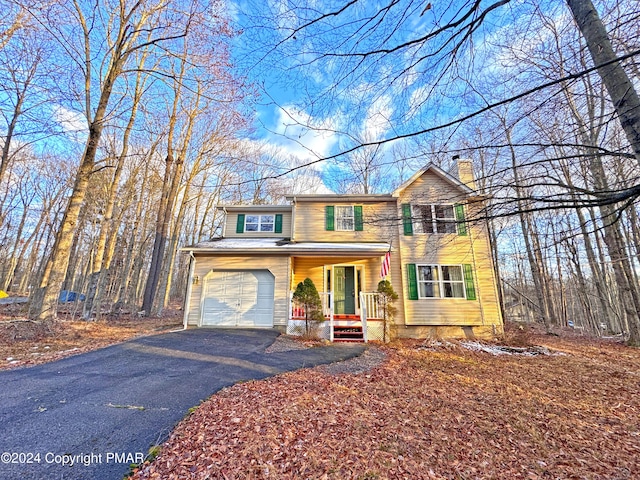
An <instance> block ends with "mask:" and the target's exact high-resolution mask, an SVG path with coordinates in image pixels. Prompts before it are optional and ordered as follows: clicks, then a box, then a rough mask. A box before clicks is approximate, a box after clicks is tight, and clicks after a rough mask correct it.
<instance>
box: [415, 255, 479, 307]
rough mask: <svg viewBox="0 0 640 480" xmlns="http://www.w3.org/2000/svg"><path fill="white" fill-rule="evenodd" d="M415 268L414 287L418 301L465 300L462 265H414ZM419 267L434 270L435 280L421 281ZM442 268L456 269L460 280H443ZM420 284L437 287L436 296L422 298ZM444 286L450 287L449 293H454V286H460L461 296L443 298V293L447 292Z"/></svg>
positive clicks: (465, 292) (465, 291)
mask: <svg viewBox="0 0 640 480" xmlns="http://www.w3.org/2000/svg"><path fill="white" fill-rule="evenodd" d="M415 266H416V285H417V289H418V300H433V299H441V300H444V299H450V300H455V299H459V300H467V288H466V287H467V286H466V281H465V272H464V267H463V265H462V264H446V265H445V264H428V263H416V264H415ZM420 267H429V268H431V269H435V271H436V272H437V273H436V275H435V276H436V277H437V278H435V279H433V280H422V279H421V273H420ZM443 267H447V268H452V267H455V268H457V269H458V272H459V274H460V280H451V279H448V280H447V279H445V278H444V277H445V275H444V271H443ZM422 284H433V285H434V286H437V290H438V296H435V295H434V296H432V297H425V296H423V295H422V291H423V289H422V288H421V285H422ZM446 285H449V286H450V290H451V292H455V288H454V285H460V288H461V289H462V296H445V293H446V292H447V288H446ZM435 290H436V288H433V291H435Z"/></svg>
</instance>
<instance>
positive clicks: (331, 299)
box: [328, 292, 333, 342]
mask: <svg viewBox="0 0 640 480" xmlns="http://www.w3.org/2000/svg"><path fill="white" fill-rule="evenodd" d="M328 296H329V297H328V298H329V341H330V342H333V292H328Z"/></svg>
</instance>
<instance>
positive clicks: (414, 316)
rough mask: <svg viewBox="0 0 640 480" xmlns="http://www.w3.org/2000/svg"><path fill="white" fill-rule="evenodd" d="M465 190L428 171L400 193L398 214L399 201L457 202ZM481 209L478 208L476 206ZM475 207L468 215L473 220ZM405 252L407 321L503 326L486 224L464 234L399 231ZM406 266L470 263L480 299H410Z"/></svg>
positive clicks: (399, 211)
mask: <svg viewBox="0 0 640 480" xmlns="http://www.w3.org/2000/svg"><path fill="white" fill-rule="evenodd" d="M461 200H462V194H461V192H460V191H459V190H457V189H455V188H454V187H453V186H451V185H450V184H449V183H448V182H445V181H444V180H442V179H441V178H439V177H438V176H437V175H435V174H432V173H430V172H426V173H425V174H424V175H423V176H422V177H419V178H418V179H416V181H415V182H414V183H413V184H411V185H410V186H409V187H408V188H407V189H406V190H405V191H403V192H402V194H401V196H400V198H399V201H398V205H397V215H398V216H399V217H400V216H401V215H402V209H401V205H402V204H403V203H411V204H438V203H458V202H461ZM477 208H479V206H478V207H477ZM473 213H474V212H473V211H467V212H466V218H467V219H470V218H473ZM398 232H399V244H400V249H401V251H402V265H401V268H402V274H401V275H402V276H401V278H402V281H403V284H404V285H405V288H404V291H403V295H402V299H403V303H404V313H405V318H406V319H407V321H406V324H407V325H460V326H462V325H468V326H478V325H485V326H486V325H501V324H502V321H501V314H500V307H499V303H498V298H497V291H496V286H495V277H494V270H493V264H492V262H491V250H490V247H489V241H488V235H487V232H486V228H485V226H484V223H483V222H470V223H468V224H467V232H468V235H466V236H459V235H456V234H422V233H414V234H413V235H404V234H403V231H402V226H400V227H399V229H398ZM407 264H416V265H463V264H470V265H471V267H472V271H473V280H474V286H475V290H476V297H477V299H476V300H467V299H457V298H455V299H454V298H429V299H419V300H409V288H408V285H407Z"/></svg>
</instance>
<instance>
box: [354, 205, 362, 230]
mask: <svg viewBox="0 0 640 480" xmlns="http://www.w3.org/2000/svg"><path fill="white" fill-rule="evenodd" d="M353 219H354V223H355V230H356V232H361V231H362V230H363V228H364V220H363V218H362V205H355V206H354V207H353Z"/></svg>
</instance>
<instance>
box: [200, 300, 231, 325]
mask: <svg viewBox="0 0 640 480" xmlns="http://www.w3.org/2000/svg"><path fill="white" fill-rule="evenodd" d="M235 323H236V301H235V300H234V299H228V300H224V299H222V298H205V299H204V302H203V305H202V324H203V325H220V326H233V325H235Z"/></svg>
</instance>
